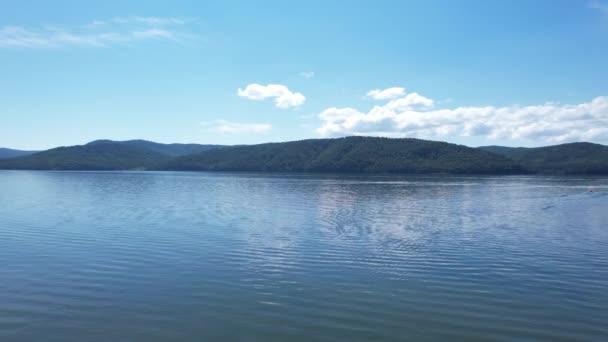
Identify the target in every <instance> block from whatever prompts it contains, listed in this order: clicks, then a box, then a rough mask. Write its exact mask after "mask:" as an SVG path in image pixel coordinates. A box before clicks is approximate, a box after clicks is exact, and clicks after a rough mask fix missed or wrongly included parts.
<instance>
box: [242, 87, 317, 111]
mask: <svg viewBox="0 0 608 342" xmlns="http://www.w3.org/2000/svg"><path fill="white" fill-rule="evenodd" d="M238 95H239V96H241V97H246V98H248V99H250V100H263V99H265V98H268V97H274V98H275V104H276V106H277V107H278V108H283V109H285V108H290V107H297V106H300V105H302V104H303V103H304V101H306V98H305V97H304V95H302V93H297V92H295V93H294V92H292V91H290V90H289V88H287V87H286V86H284V85H282V84H269V85H266V86H263V85H261V84H257V83H252V84H249V85H248V86H247V87H245V89H241V88H239V89H238Z"/></svg>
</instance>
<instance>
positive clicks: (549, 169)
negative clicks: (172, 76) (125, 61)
mask: <svg viewBox="0 0 608 342" xmlns="http://www.w3.org/2000/svg"><path fill="white" fill-rule="evenodd" d="M3 151H16V150H8V149H0V158H1V159H0V169H17V170H173V171H256V172H335V173H425V174H428V173H448V174H588V175H592V174H598V175H600V174H601V175H608V146H604V145H599V144H592V143H570V144H562V145H555V146H548V147H539V148H513V147H504V146H484V147H479V148H472V147H467V146H462V145H456V144H450V143H445V142H437V141H428V140H420V139H409V138H406V139H390V138H375V137H346V138H337V139H310V140H301V141H291V142H284V143H267V144H259V145H241V146H222V145H199V144H160V143H155V142H151V141H146V140H129V141H111V140H96V141H93V142H90V143H88V144H86V145H78V146H69V147H58V148H53V149H50V150H46V151H41V152H28V151H16V154H14V153H15V152H12V153H13V155H10V153H11V152H9V153H4V154H2V153H3ZM3 155H5V157H2V156H3Z"/></svg>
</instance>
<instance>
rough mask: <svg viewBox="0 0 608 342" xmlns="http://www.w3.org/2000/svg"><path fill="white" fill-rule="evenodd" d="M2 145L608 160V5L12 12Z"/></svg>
mask: <svg viewBox="0 0 608 342" xmlns="http://www.w3.org/2000/svg"><path fill="white" fill-rule="evenodd" d="M0 8H1V10H0V146H2V147H10V148H17V149H46V148H51V147H56V146H65V145H76V144H83V143H86V142H89V141H92V140H95V139H114V140H127V139H147V140H153V141H158V142H165V143H169V142H177V143H212V144H255V143H263V142H270V141H289V140H300V139H309V138H327V137H341V136H349V135H366V136H386V137H413V138H421V139H430V140H441V141H448V142H453V143H458V144H465V145H468V146H481V145H497V144H498V145H507V146H544V145H550V144H557V143H566V142H572V141H591V142H596V143H603V144H608V0H605V1H601V0H591V1H586V0H580V1H575V0H547V1H541V0H536V1H528V0H516V1H506V0H504V1H481V0H477V1H466V0H462V1H460V0H458V1H448V0H445V1H437V0H424V1H422V0H420V1H405V0H403V1H381V0H376V1H303V2H293V1H261V2H254V1H226V0H224V1H179V0H174V1H153V0H145V1H144V0H141V1H110V0H107V1H96V2H93V1H86V2H85V1H66V0H58V1H52V2H51V1H31V0H30V1H28V0H0Z"/></svg>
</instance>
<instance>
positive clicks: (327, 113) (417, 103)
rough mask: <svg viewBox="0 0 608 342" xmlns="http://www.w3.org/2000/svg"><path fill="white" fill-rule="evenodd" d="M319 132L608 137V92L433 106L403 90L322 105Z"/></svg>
mask: <svg viewBox="0 0 608 342" xmlns="http://www.w3.org/2000/svg"><path fill="white" fill-rule="evenodd" d="M319 118H320V119H321V121H322V125H321V127H319V128H318V129H317V131H318V133H320V134H321V135H324V136H345V135H376V136H390V137H418V138H426V139H446V138H450V137H473V136H476V137H483V138H487V139H500V140H508V139H513V140H524V141H530V142H539V143H561V142H570V141H581V140H583V141H595V142H608V96H600V97H597V98H595V99H593V100H592V101H590V102H585V103H581V104H574V105H562V104H556V103H545V104H542V105H535V106H517V105H513V106H507V107H494V106H486V107H474V106H472V107H458V108H452V109H449V108H448V109H433V100H431V99H429V98H426V97H424V96H421V95H419V94H417V93H410V94H407V95H404V96H403V97H401V98H399V99H394V100H391V101H389V102H388V103H386V104H384V105H380V106H374V107H373V108H372V109H371V110H369V111H368V112H362V111H359V110H357V109H354V108H335V107H332V108H327V109H325V110H324V111H323V112H321V113H320V114H319Z"/></svg>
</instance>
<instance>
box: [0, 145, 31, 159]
mask: <svg viewBox="0 0 608 342" xmlns="http://www.w3.org/2000/svg"><path fill="white" fill-rule="evenodd" d="M36 152H37V151H22V150H13V149H11V148H2V147H0V159H4V158H15V157H22V156H27V155H30V154H33V153H36Z"/></svg>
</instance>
